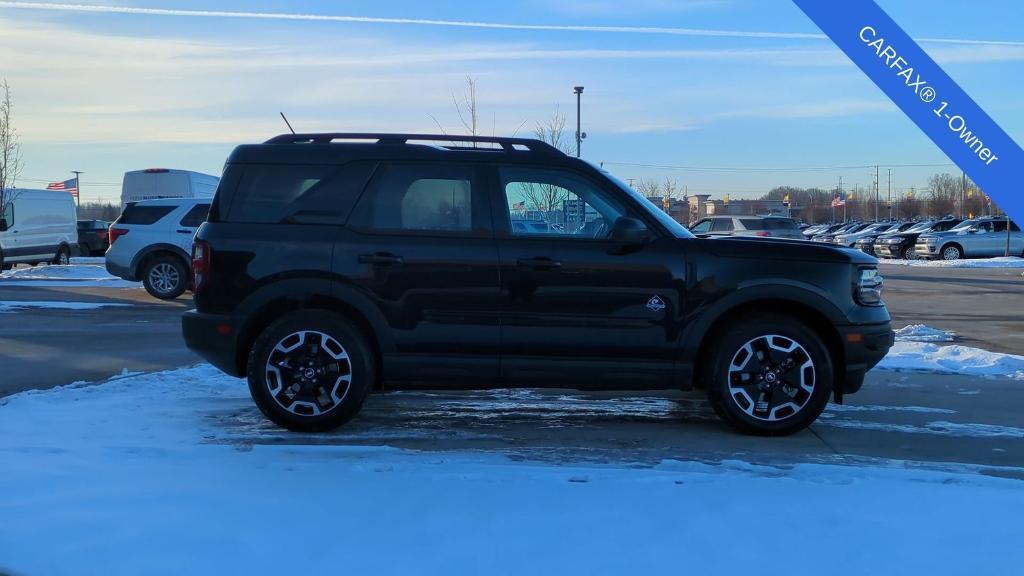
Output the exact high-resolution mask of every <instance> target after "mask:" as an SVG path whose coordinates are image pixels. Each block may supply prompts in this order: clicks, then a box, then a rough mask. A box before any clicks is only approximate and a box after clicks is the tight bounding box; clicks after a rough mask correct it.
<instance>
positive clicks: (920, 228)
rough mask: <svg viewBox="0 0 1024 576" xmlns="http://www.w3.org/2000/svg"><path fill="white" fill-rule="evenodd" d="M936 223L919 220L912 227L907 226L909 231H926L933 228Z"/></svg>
mask: <svg viewBox="0 0 1024 576" xmlns="http://www.w3.org/2000/svg"><path fill="white" fill-rule="evenodd" d="M934 225H935V223H934V222H918V223H917V224H914V225H913V226H911V227H910V228H907V232H924V231H925V230H927V229H929V228H931V227H932V226H934Z"/></svg>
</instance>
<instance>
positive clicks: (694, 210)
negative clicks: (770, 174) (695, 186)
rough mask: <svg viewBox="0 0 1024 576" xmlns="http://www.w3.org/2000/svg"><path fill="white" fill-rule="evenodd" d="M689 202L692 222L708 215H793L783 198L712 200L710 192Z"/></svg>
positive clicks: (694, 196) (697, 195)
mask: <svg viewBox="0 0 1024 576" xmlns="http://www.w3.org/2000/svg"><path fill="white" fill-rule="evenodd" d="M688 204H689V205H688V208H689V222H690V223H693V222H696V221H697V220H700V219H701V218H706V217H708V216H752V215H757V216H784V217H787V218H789V217H791V216H792V213H791V212H790V209H789V207H788V206H787V205H786V203H785V202H783V201H782V200H729V199H728V196H726V197H725V198H723V199H721V200H712V199H711V196H710V195H709V194H695V195H693V196H690V198H689V203H688Z"/></svg>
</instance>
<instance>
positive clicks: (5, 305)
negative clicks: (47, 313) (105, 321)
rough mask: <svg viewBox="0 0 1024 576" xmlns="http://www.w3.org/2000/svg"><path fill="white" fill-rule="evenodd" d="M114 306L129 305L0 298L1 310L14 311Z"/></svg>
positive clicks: (85, 308)
mask: <svg viewBox="0 0 1024 576" xmlns="http://www.w3.org/2000/svg"><path fill="white" fill-rule="evenodd" d="M113 306H128V304H115V303H113V302H62V301H50V300H18V301H15V300H0V312H14V311H17V310H24V309H25V308H48V309H51V310H95V309H97V308H109V307H113Z"/></svg>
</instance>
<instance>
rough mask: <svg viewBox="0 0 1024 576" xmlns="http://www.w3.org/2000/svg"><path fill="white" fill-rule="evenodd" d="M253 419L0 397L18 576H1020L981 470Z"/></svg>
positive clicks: (10, 538)
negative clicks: (354, 438) (520, 457)
mask: <svg viewBox="0 0 1024 576" xmlns="http://www.w3.org/2000/svg"><path fill="white" fill-rule="evenodd" d="M242 413H244V414H254V415H255V418H259V415H258V413H256V412H255V409H254V408H253V407H252V403H251V400H250V399H249V396H248V391H247V389H246V386H245V384H244V382H243V381H242V380H237V379H234V378H228V377H226V376H224V375H222V374H220V373H219V372H217V371H216V370H214V369H213V368H211V367H209V366H206V365H200V366H196V367H192V368H186V369H180V370H175V371H169V372H163V373H156V374H147V375H129V376H125V377H121V378H117V379H114V380H111V381H110V382H108V383H105V384H103V385H99V386H75V385H72V386H66V387H63V388H59V389H54V390H48V391H34V392H26V393H22V394H18V395H15V396H12V397H8V398H5V399H3V400H0V462H2V463H3V473H2V474H0V519H2V521H0V572H2V571H4V570H9V571H12V572H14V573H25V574H88V573H97V574H100V573H101V574H105V575H113V574H189V573H198V572H203V573H234V574H248V573H260V574H264V573H285V574H299V573H317V574H322V573H332V574H340V573H360V572H364V573H365V572H368V573H373V574H462V573H470V574H524V573H528V574H606V573H616V574H626V573H628V574H654V573H659V574H662V573H663V574H679V573H681V572H683V573H713V574H738V573H751V574H812V573H814V574H817V573H822V574H826V573H827V574H866V573H871V574H907V573H913V574H951V573H963V574H1007V573H1009V572H1012V571H1013V570H1014V568H1013V567H1014V566H1018V567H1019V566H1021V565H1024V547H1021V546H1020V538H1019V530H1017V529H1016V527H1017V526H1018V525H1019V518H1020V515H1021V513H1022V512H1024V489H1022V486H1024V484H1022V483H1021V481H1018V480H1010V479H1000V478H994V477H988V476H981V475H977V474H973V473H971V471H970V470H969V469H967V468H963V469H954V470H952V471H934V470H932V471H929V470H924V469H920V468H917V467H913V466H905V465H903V464H901V463H899V462H889V463H883V465H881V466H865V467H849V466H833V465H821V464H802V465H797V466H792V467H767V466H755V465H751V464H748V463H744V462H741V461H731V462H723V463H717V464H706V463H698V462H681V461H663V462H661V463H660V464H659V465H656V466H653V467H640V466H636V467H634V466H622V465H617V466H616V465H605V466H596V465H584V464H573V463H566V464H563V465H551V464H541V463H536V462H529V461H513V460H509V459H507V458H505V457H503V456H500V455H497V454H493V453H437V452H435V453H429V454H428V453H418V452H411V451H404V450H398V449H394V448H389V447H387V446H353V445H337V444H334V445H327V444H326V443H323V442H318V441H317V438H318V437H317V436H310V437H308V439H309V442H308V443H304V444H301V445H296V444H294V443H289V444H284V443H276V442H275V440H276V439H277V438H279V437H280V436H282V435H283V434H285V433H283V432H281V431H279V430H275V429H272V428H266V427H264V425H263V423H261V424H260V425H258V426H257V425H253V427H249V428H246V429H245V430H244V431H242V432H244V436H245V438H246V441H244V442H240V441H238V439H237V438H238V435H239V432H240V431H239V430H234V429H231V428H230V427H229V426H226V425H225V424H224V422H225V421H226V420H227V419H230V418H234V419H235V420H237V419H238V415H239V414H242ZM260 430H264V432H262V433H260V432H259V431H260ZM254 434H256V437H257V441H256V442H253V441H252V438H253V435H254ZM289 436H290V437H291V438H294V437H296V435H289ZM300 438H301V436H300ZM780 440H781V441H786V440H785V439H780Z"/></svg>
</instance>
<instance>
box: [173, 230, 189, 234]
mask: <svg viewBox="0 0 1024 576" xmlns="http://www.w3.org/2000/svg"><path fill="white" fill-rule="evenodd" d="M175 232H177V233H178V234H192V233H193V232H192V231H191V230H175Z"/></svg>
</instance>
